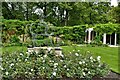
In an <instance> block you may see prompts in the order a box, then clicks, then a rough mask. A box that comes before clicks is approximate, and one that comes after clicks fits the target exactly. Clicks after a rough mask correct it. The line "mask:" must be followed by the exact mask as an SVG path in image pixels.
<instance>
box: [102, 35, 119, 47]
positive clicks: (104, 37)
mask: <svg viewBox="0 0 120 80" xmlns="http://www.w3.org/2000/svg"><path fill="white" fill-rule="evenodd" d="M103 44H106V33H104V34H103ZM110 45H111V35H110ZM114 45H117V34H116V33H115V38H114Z"/></svg>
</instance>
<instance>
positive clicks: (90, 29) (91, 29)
mask: <svg viewBox="0 0 120 80" xmlns="http://www.w3.org/2000/svg"><path fill="white" fill-rule="evenodd" d="M87 31H88V41H87V40H86V36H85V42H88V43H90V42H91V31H93V28H88V29H86V30H85V32H87Z"/></svg>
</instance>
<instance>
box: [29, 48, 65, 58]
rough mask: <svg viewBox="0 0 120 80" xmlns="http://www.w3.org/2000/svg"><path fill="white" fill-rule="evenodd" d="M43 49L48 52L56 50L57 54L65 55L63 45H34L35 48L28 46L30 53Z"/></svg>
mask: <svg viewBox="0 0 120 80" xmlns="http://www.w3.org/2000/svg"><path fill="white" fill-rule="evenodd" d="M41 49H42V50H45V52H46V53H48V52H50V51H51V50H54V51H55V54H56V55H57V56H63V55H62V48H61V47H33V48H28V53H31V52H36V53H38V52H39V51H40V50H41Z"/></svg>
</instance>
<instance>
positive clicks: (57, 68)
mask: <svg viewBox="0 0 120 80" xmlns="http://www.w3.org/2000/svg"><path fill="white" fill-rule="evenodd" d="M48 50H49V52H48V53H45V52H44V50H41V51H40V52H39V53H34V52H33V53H24V52H14V53H9V52H5V53H3V55H2V66H0V69H1V70H2V73H3V80H6V79H7V80H12V79H18V78H21V79H22V78H24V79H25V78H26V79H33V78H37V77H38V78H64V77H66V78H67V77H69V78H89V79H91V78H92V77H94V76H104V75H106V73H107V72H108V67H107V65H106V64H103V63H101V62H100V56H98V57H97V58H94V57H92V55H90V53H89V52H88V53H89V54H86V55H84V56H83V55H82V54H81V52H80V51H79V50H78V51H74V50H73V52H70V53H68V54H64V55H63V54H62V55H61V56H58V55H55V53H54V50H53V51H50V49H48Z"/></svg>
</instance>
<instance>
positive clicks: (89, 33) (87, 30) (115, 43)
mask: <svg viewBox="0 0 120 80" xmlns="http://www.w3.org/2000/svg"><path fill="white" fill-rule="evenodd" d="M92 31H93V28H88V29H86V30H85V32H88V34H87V35H88V38H87V39H88V40H87V39H86V36H85V43H86V42H87V43H90V42H91V35H92V34H91V32H92ZM106 36H107V34H106V33H104V34H103V44H107V43H106V39H107V37H106ZM114 36H115V37H114V45H115V46H116V45H117V34H116V33H115V35H114ZM109 45H111V35H110V44H109Z"/></svg>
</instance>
